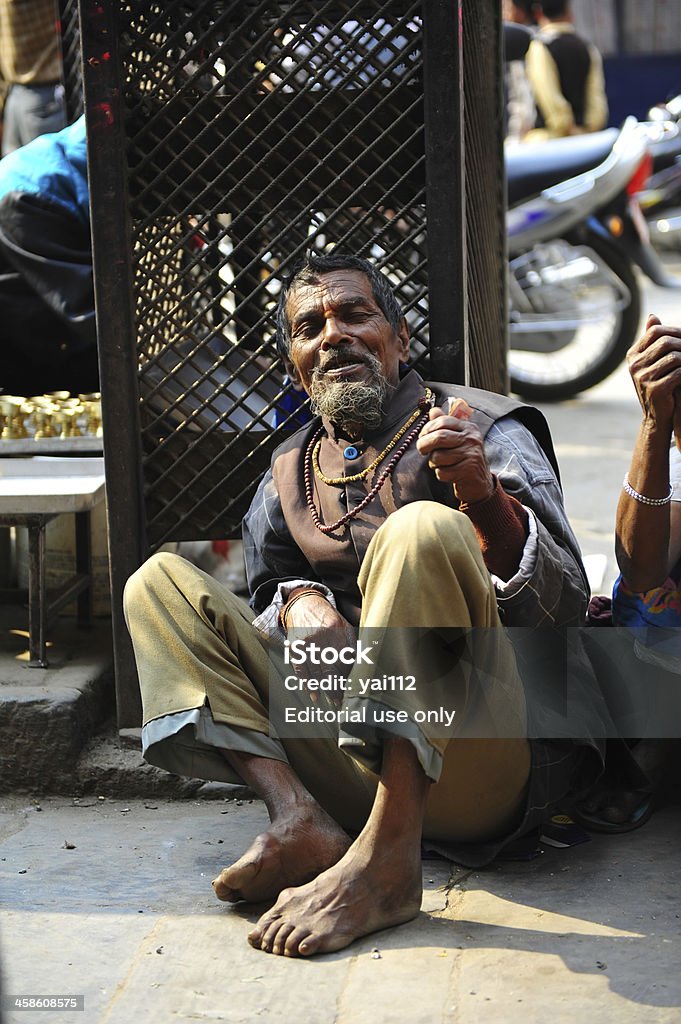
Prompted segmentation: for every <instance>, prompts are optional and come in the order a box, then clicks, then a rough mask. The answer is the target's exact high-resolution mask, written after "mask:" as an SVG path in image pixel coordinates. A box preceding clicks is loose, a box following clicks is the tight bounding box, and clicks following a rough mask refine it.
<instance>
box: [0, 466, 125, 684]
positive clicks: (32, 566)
mask: <svg viewBox="0 0 681 1024" xmlns="http://www.w3.org/2000/svg"><path fill="white" fill-rule="evenodd" d="M104 496H105V486H104V460H103V459H101V458H92V459H77V458H64V459H59V458H54V459H53V458H33V459H17V458H10V459H0V526H25V527H26V528H27V529H28V539H29V542H28V622H29V626H28V631H29V662H28V664H29V666H31V667H32V668H46V667H47V665H48V661H47V653H46V645H47V627H48V624H49V622H50V621H51V619H52V618H53V616H54V615H55V614H56V613H57V612H58V611H59V609H60V608H63V607H64V606H65V605H67V604H69V603H70V602H71V601H73V600H74V599H77V608H78V621H79V623H80V624H82V625H86V624H89V623H90V622H91V621H92V557H91V546H90V512H91V511H92V509H93V508H94V507H95V506H96V505H97V504H98V503H99V502H100V501H103V500H104ZM64 513H74V515H75V524H76V572H75V574H74V575H73V577H72V578H71V579H70V580H68V581H67V582H66V583H65V584H64V585H63V586H62V587H60V588H59V590H58V591H57V592H56V593H54V594H51V595H48V593H47V589H46V586H45V527H46V526H47V524H48V523H49V522H50V520H52V519H55V518H56V517H57V516H60V515H63V514H64ZM4 596H5V597H6V596H7V595H4Z"/></svg>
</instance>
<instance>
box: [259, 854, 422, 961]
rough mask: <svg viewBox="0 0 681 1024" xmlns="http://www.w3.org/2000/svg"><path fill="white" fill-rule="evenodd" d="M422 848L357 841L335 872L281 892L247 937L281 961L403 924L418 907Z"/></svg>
mask: <svg viewBox="0 0 681 1024" xmlns="http://www.w3.org/2000/svg"><path fill="white" fill-rule="evenodd" d="M421 896H422V876H421V856H420V846H419V845H417V846H416V847H415V848H409V849H405V848H404V847H400V846H399V845H398V844H395V845H393V846H391V847H389V848H385V847H384V848H383V849H381V850H377V848H376V844H375V842H372V840H371V839H368V838H367V837H365V836H360V837H359V838H358V839H357V840H356V841H355V842H354V843H353V845H352V846H351V847H350V849H349V850H348V852H347V853H346V854H345V856H344V857H343V858H342V859H341V860H339V861H338V863H337V864H335V865H334V866H333V867H331V868H329V869H328V871H325V872H324V873H323V874H321V875H318V876H317V877H316V878H315V879H314V880H313V881H312V882H310V883H309V884H307V885H303V886H301V887H300V888H298V889H285V890H284V891H283V892H282V893H280V895H279V899H278V900H277V902H276V904H275V905H274V906H273V907H272V909H271V910H269V911H268V912H267V913H266V914H263V916H262V917H261V918H260V920H259V921H258V923H257V925H256V926H255V928H254V929H253V931H252V932H251V933H250V934H249V936H248V941H249V942H250V944H251V945H252V946H255V948H256V949H262V950H264V951H265V952H266V953H276V954H278V955H280V956H282V955H283V956H311V955H312V954H313V953H332V952H334V951H335V950H338V949H343V948H344V947H345V946H348V945H350V943H351V942H353V941H354V940H355V939H358V938H360V937H361V936H362V935H368V934H369V933H370V932H375V931H378V930H379V929H381V928H391V927H393V926H394V925H398V924H404V922H405V921H410V920H411V919H412V918H414V917H416V915H417V914H418V912H419V909H420V906H421Z"/></svg>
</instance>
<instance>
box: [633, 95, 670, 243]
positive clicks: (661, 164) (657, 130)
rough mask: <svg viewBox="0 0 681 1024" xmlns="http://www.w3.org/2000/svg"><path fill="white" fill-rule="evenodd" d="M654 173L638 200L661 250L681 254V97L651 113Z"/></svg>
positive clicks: (654, 109)
mask: <svg viewBox="0 0 681 1024" xmlns="http://www.w3.org/2000/svg"><path fill="white" fill-rule="evenodd" d="M646 132H647V135H648V140H649V146H648V148H649V150H650V155H651V157H652V159H653V173H652V174H651V176H650V178H649V180H648V181H647V182H646V184H645V186H644V188H643V189H642V190H641V191H640V192H639V193H638V196H637V197H636V198H637V199H638V201H639V204H640V206H641V209H642V210H643V214H644V216H645V218H646V222H647V224H648V229H649V231H650V240H651V242H652V243H653V245H654V246H655V248H656V249H659V250H665V249H667V250H669V249H671V250H676V251H677V252H679V251H681V96H675V97H673V98H672V99H670V100H668V101H667V102H666V103H662V104H659V105H658V106H656V107H653V108H652V109H651V110H650V111H649V112H648V121H647V123H646Z"/></svg>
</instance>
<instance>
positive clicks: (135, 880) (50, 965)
mask: <svg viewBox="0 0 681 1024" xmlns="http://www.w3.org/2000/svg"><path fill="white" fill-rule="evenodd" d="M680 810H681V808H679V807H674V808H669V809H667V810H664V811H661V812H660V813H659V814H658V815H657V816H656V817H655V818H654V819H653V821H652V822H651V823H650V824H649V825H648V826H647V827H646V828H645V829H642V830H641V831H639V832H634V833H631V834H629V835H626V836H617V837H615V836H609V837H603V836H599V837H595V838H594V839H593V840H592V841H591V842H588V843H585V844H582V845H579V846H575V847H572V848H570V849H551V848H546V850H545V852H544V853H543V854H541V855H540V856H539V857H538V858H537V859H535V860H533V861H529V862H525V863H502V864H497V865H495V866H494V867H492V868H490V869H488V870H486V871H464V870H461V869H457V868H454V869H451V870H450V866H449V865H447V864H445V863H444V862H442V861H428V862H425V863H424V904H423V910H422V912H421V914H420V915H419V917H418V918H417V919H416V920H415V921H413V922H412V923H410V924H407V925H404V926H402V927H401V928H397V929H393V930H392V931H388V932H379V933H376V934H374V935H371V936H368V937H367V938H366V939H363V940H360V941H359V942H356V943H355V944H354V945H353V946H351V947H350V948H349V949H347V950H344V951H342V952H340V953H335V954H331V955H327V956H324V957H321V958H317V959H316V960H309V961H304V960H288V959H285V958H282V957H274V956H270V955H268V954H265V953H262V952H259V951H256V950H254V949H252V948H251V947H250V946H249V945H248V944H247V942H246V935H247V932H248V929H249V927H250V925H251V923H252V922H253V921H255V920H256V918H257V912H256V911H255V910H254V909H253V908H241V907H230V906H228V905H225V904H220V903H218V902H217V901H216V900H215V898H214V896H213V893H212V889H211V887H210V880H211V878H213V877H214V876H215V874H216V873H217V871H218V870H219V869H220V867H222V866H223V865H225V864H226V863H228V862H229V861H231V860H232V859H234V858H235V857H236V856H238V855H239V854H240V853H241V852H242V850H243V849H244V848H245V847H246V846H247V845H248V843H249V842H250V839H251V838H252V836H253V835H254V834H255V833H256V832H257V831H258V830H260V829H262V828H263V827H264V825H265V823H266V815H265V812H264V810H263V807H262V805H261V804H260V803H259V802H253V803H249V802H248V801H245V802H244V801H239V802H237V801H235V800H228V801H227V800H224V799H221V800H211V801H207V800H183V801H175V802H172V801H171V802H168V801H157V800H151V799H149V800H146V801H141V800H134V801H116V800H111V799H105V800H99V799H97V798H96V797H89V798H81V799H80V801H79V802H77V803H75V802H74V801H71V800H68V799H65V798H48V799H45V800H42V801H41V802H40V803H35V802H31V801H30V800H27V799H21V798H5V799H4V800H3V801H1V802H0V888H1V891H0V902H1V904H2V907H3V912H2V951H3V960H4V968H3V974H4V991H5V993H7V994H11V995H19V994H29V993H33V994H37V995H59V994H65V995H73V994H75V995H78V994H81V995H84V996H85V1012H84V1013H80V1012H74V1013H64V1012H59V1013H56V1012H55V1013H54V1014H52V1015H48V1014H47V1013H45V1014H41V1015H39V1016H37V1017H36V1013H35V1012H34V1013H30V1012H28V1013H27V1012H10V1013H7V1014H6V1017H5V1022H6V1024H15V1022H16V1024H27V1022H29V1021H31V1020H36V1019H38V1020H40V1021H49V1020H54V1021H59V1022H60V1024H61V1022H64V1024H69V1022H72V1021H73V1022H74V1024H95V1022H96V1024H100V1022H102V1024H130V1022H131V1021H139V1022H141V1024H156V1022H158V1024H168V1022H172V1021H202V1020H205V1021H227V1022H230V1024H242V1022H244V1024H245V1022H253V1021H261V1020H262V1021H266V1022H268V1024H269V1022H274V1021H282V1022H286V1024H288V1022H300V1024H393V1022H394V1024H398V1022H399V1024H403V1022H405V1021H410V1022H416V1024H431V1022H432V1024H435V1022H443V1024H445V1022H446V1024H481V1022H493V1024H516V1022H517V1024H527V1022H534V1021H544V1020H545V1021H550V1022H552V1024H563V1022H564V1024H573V1022H575V1021H579V1020H583V1021H585V1022H586V1021H588V1022H589V1024H599V1022H601V1021H602V1022H604V1024H605V1022H607V1024H612V1022H613V1021H616V1022H617V1024H672V1022H678V1021H681V972H680V971H679V950H680V949H681V903H680V901H679V898H678V896H679V884H680V883H681V861H680V860H679V856H678V849H679V822H680V815H679V811H680ZM67 847H68V848H67ZM374 950H378V951H379V953H380V956H376V954H375V953H374V952H373V951H374Z"/></svg>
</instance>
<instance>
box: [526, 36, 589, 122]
mask: <svg viewBox="0 0 681 1024" xmlns="http://www.w3.org/2000/svg"><path fill="white" fill-rule="evenodd" d="M539 38H540V40H541V42H542V43H543V44H544V46H545V47H546V48H547V50H548V51H549V53H550V54H551V56H552V57H553V60H554V61H555V64H556V67H557V69H558V77H559V78H560V89H561V92H562V93H563V96H564V97H565V99H566V100H567V101H568V103H569V104H570V106H571V107H572V114H573V117H574V119H575V124H577V125H583V124H584V112H585V106H586V102H585V101H586V80H587V77H588V75H589V68H590V67H591V55H590V53H589V48H588V46H587V45H586V43H585V42H584V40H583V39H580V38H579V36H576V35H574V33H572V32H557V33H556V34H555V35H553V36H549V35H547V36H543V35H542V36H540V37H539ZM543 127H544V118H543V117H542V115H541V112H538V114H537V128H543Z"/></svg>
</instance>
